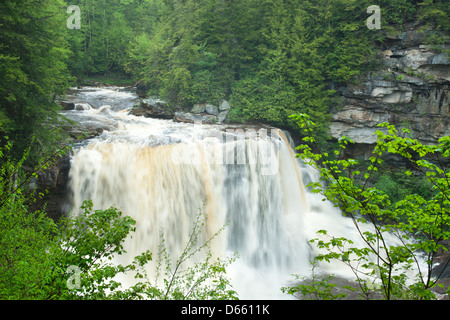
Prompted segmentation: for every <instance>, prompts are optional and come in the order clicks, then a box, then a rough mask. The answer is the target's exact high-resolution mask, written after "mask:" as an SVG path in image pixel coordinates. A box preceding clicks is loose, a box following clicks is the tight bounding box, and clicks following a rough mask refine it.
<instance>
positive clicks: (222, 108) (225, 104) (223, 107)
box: [219, 100, 231, 111]
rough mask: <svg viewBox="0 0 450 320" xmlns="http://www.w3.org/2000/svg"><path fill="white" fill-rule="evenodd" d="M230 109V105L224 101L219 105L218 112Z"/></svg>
mask: <svg viewBox="0 0 450 320" xmlns="http://www.w3.org/2000/svg"><path fill="white" fill-rule="evenodd" d="M229 109H231V106H230V104H229V103H228V102H227V101H226V100H222V101H221V102H220V104H219V111H227V110H229Z"/></svg>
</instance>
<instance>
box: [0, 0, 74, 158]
mask: <svg viewBox="0 0 450 320" xmlns="http://www.w3.org/2000/svg"><path fill="white" fill-rule="evenodd" d="M66 9H67V6H66V5H65V3H64V2H63V1H62V0H53V1H45V2H41V1H31V0H26V1H15V0H6V1H3V2H2V10H1V13H0V43H1V45H0V82H1V84H2V85H1V87H0V136H1V138H3V137H4V136H5V135H8V136H9V137H10V139H12V140H13V141H14V148H15V150H14V156H15V157H16V159H17V160H19V159H20V158H21V157H22V154H23V152H24V150H25V149H27V148H28V146H30V145H32V150H31V154H30V156H29V157H28V158H27V161H35V162H36V160H37V159H36V158H37V157H38V155H41V154H45V153H47V154H48V153H51V152H52V147H53V146H54V145H55V142H56V141H58V140H59V139H60V138H61V136H62V130H61V128H60V126H58V125H57V124H58V123H60V122H61V117H60V115H59V114H58V112H57V111H58V110H59V109H60V107H59V106H58V104H57V103H56V100H57V98H58V97H59V96H60V95H62V94H63V93H64V90H65V89H66V88H67V86H68V81H69V74H68V72H67V68H66V62H67V58H68V54H69V51H68V50H67V42H66V38H65V37H66V30H67V27H66V19H67V17H66Z"/></svg>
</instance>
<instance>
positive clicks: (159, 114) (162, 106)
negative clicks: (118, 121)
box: [130, 98, 175, 119]
mask: <svg viewBox="0 0 450 320" xmlns="http://www.w3.org/2000/svg"><path fill="white" fill-rule="evenodd" d="M130 114H132V115H135V116H144V117H147V118H158V119H172V118H173V116H174V114H175V110H173V108H170V107H169V106H168V105H167V103H166V102H165V101H162V100H158V99H153V98H147V99H143V100H141V102H140V103H139V104H138V105H135V106H134V107H133V108H132V109H131V110H130Z"/></svg>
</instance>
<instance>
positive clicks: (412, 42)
mask: <svg viewBox="0 0 450 320" xmlns="http://www.w3.org/2000/svg"><path fill="white" fill-rule="evenodd" d="M425 37H426V35H425V34H424V33H423V32H420V31H418V30H415V29H414V28H412V29H411V30H408V31H405V32H403V33H400V34H398V35H396V36H392V37H390V38H388V39H386V41H385V43H384V44H383V46H382V47H381V48H380V49H379V55H380V59H382V60H383V63H384V66H385V67H384V68H382V69H380V70H378V71H377V72H373V73H371V74H367V75H366V76H364V77H361V79H360V81H359V82H358V84H346V85H342V86H336V87H335V89H336V91H337V93H338V94H339V96H340V97H341V99H342V102H343V107H342V108H341V109H339V110H335V111H334V112H333V115H332V123H331V126H330V133H331V135H332V136H333V137H334V138H336V139H339V138H340V137H342V136H344V135H346V136H349V137H350V138H351V139H352V140H353V141H354V142H355V143H356V144H357V147H354V148H353V149H354V150H353V152H356V154H355V153H353V154H352V156H356V157H358V156H362V157H365V156H366V155H368V154H370V148H371V146H373V144H374V143H375V142H376V135H375V134H374V133H375V132H376V131H377V130H380V128H379V127H377V125H378V124H379V123H382V122H389V123H390V124H394V125H396V126H397V127H404V128H408V129H410V130H411V132H412V135H413V137H414V138H416V139H418V140H420V141H421V142H422V143H436V142H437V140H438V139H439V138H441V137H442V136H447V135H450V107H449V101H448V89H449V84H450V72H449V67H450V61H449V58H448V56H447V55H446V53H445V52H444V50H447V49H449V48H450V46H448V45H447V46H442V45H441V46H432V45H426V44H425V43H424V42H425ZM358 153H359V154H358Z"/></svg>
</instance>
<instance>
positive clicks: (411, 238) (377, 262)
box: [285, 114, 450, 300]
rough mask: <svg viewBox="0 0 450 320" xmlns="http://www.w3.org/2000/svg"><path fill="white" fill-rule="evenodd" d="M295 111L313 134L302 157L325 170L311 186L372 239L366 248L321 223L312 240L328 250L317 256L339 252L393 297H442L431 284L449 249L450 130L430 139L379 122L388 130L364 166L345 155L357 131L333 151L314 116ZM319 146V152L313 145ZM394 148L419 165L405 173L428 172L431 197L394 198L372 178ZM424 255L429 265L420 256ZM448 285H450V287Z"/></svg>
mask: <svg viewBox="0 0 450 320" xmlns="http://www.w3.org/2000/svg"><path fill="white" fill-rule="evenodd" d="M292 119H294V120H295V121H297V122H298V124H299V126H300V127H301V128H303V129H304V131H305V134H306V137H305V138H304V139H303V140H304V141H305V142H306V144H302V145H300V146H299V147H298V148H297V149H298V150H300V154H299V157H301V158H302V159H303V160H304V161H305V162H307V163H308V164H309V165H312V166H313V167H315V168H317V169H318V170H319V172H320V182H312V183H311V184H310V187H312V190H313V192H316V193H321V194H322V195H324V196H325V197H326V199H328V200H329V201H331V202H332V203H334V204H335V205H336V206H338V207H339V208H340V209H341V211H342V213H343V214H344V215H346V216H348V217H349V219H352V221H353V222H354V224H355V227H356V229H357V231H358V232H359V234H360V236H361V238H362V240H363V241H364V243H365V247H360V248H358V247H355V246H354V242H353V241H351V240H349V239H346V238H345V237H335V236H334V235H329V234H328V232H327V231H326V230H320V231H318V234H319V235H320V237H318V238H316V239H312V240H311V242H313V243H315V244H316V245H317V246H318V247H319V248H320V249H324V250H325V253H323V254H319V255H318V256H317V257H315V258H314V261H315V262H320V261H328V262H329V261H331V260H332V259H337V260H340V261H342V262H344V263H346V264H347V265H348V266H349V267H350V268H351V269H352V271H353V272H354V274H355V276H356V278H357V281H358V283H359V289H360V292H361V295H362V296H364V297H368V296H369V293H370V292H372V291H374V290H375V291H377V292H378V293H379V294H381V295H382V297H383V298H384V299H388V300H389V299H434V298H435V296H434V295H433V293H432V291H431V289H432V288H433V287H435V286H436V285H437V281H438V280H439V278H440V276H441V274H442V273H441V274H437V275H435V274H433V273H432V270H433V266H434V265H435V257H436V256H437V254H438V253H439V252H441V251H444V252H445V251H448V248H447V247H446V246H445V245H444V243H445V241H446V240H448V239H450V185H449V184H450V183H449V181H450V171H449V168H448V165H447V164H448V160H449V159H448V158H449V157H450V137H448V136H445V137H442V138H441V139H439V143H438V144H437V145H423V144H422V143H420V142H419V141H417V140H415V139H413V138H411V137H409V134H410V132H409V131H408V130H407V129H402V133H401V134H399V132H398V131H397V129H396V128H395V127H394V126H392V125H389V124H388V123H383V124H381V125H379V126H380V127H382V128H384V130H379V131H377V137H378V140H377V144H376V146H375V149H374V152H373V156H372V157H371V158H370V164H369V165H368V166H367V167H366V170H365V172H364V171H362V170H356V169H355V168H356V166H357V165H358V161H357V160H354V159H345V158H342V155H343V151H344V149H345V147H346V145H348V144H349V143H352V141H351V140H350V139H348V138H347V137H342V138H341V139H340V140H339V149H338V150H336V151H334V153H332V154H328V153H322V152H320V148H318V146H317V144H316V141H315V139H314V137H313V132H314V130H315V129H314V127H315V124H314V123H313V122H312V121H311V120H310V118H309V116H307V115H305V114H299V115H293V116H292ZM311 146H314V148H316V150H318V152H317V153H313V152H312V149H311ZM387 154H393V155H396V156H399V157H401V158H402V159H404V160H405V161H406V162H407V163H408V164H409V165H410V166H411V168H413V169H412V170H411V169H410V170H405V171H404V174H405V175H407V176H411V175H413V174H417V175H423V176H424V177H426V178H427V180H428V181H429V182H430V183H431V185H432V188H433V195H432V196H431V197H430V199H424V198H423V197H422V196H420V195H418V194H409V195H406V196H405V197H404V198H403V199H401V200H398V201H397V202H396V203H391V198H390V195H389V194H386V193H384V192H383V191H381V190H378V189H377V188H375V187H373V186H371V183H370V180H371V177H372V176H373V174H374V173H375V172H377V170H378V166H379V165H380V164H382V163H383V161H384V160H383V157H384V156H385V155H387ZM446 163H447V164H446ZM413 171H414V173H413ZM392 235H394V236H396V237H398V242H395V243H392V242H389V241H388V237H389V236H392ZM373 257H374V258H373ZM422 260H423V261H424V262H425V267H423V265H421V263H420V262H421V261H422ZM449 262H450V261H447V262H446V265H448V264H449ZM410 270H414V271H415V274H416V277H415V278H413V279H411V278H410V279H408V278H407V276H406V274H407V271H410ZM374 276H376V278H378V279H377V280H378V281H379V282H377V285H374V280H373V277H374ZM305 289H306V291H308V288H307V287H305V286H304V285H300V286H298V287H297V288H290V289H285V290H287V291H288V292H290V293H295V292H298V291H303V292H304V291H305ZM446 290H447V293H448V292H450V290H449V288H447V289H446Z"/></svg>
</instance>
